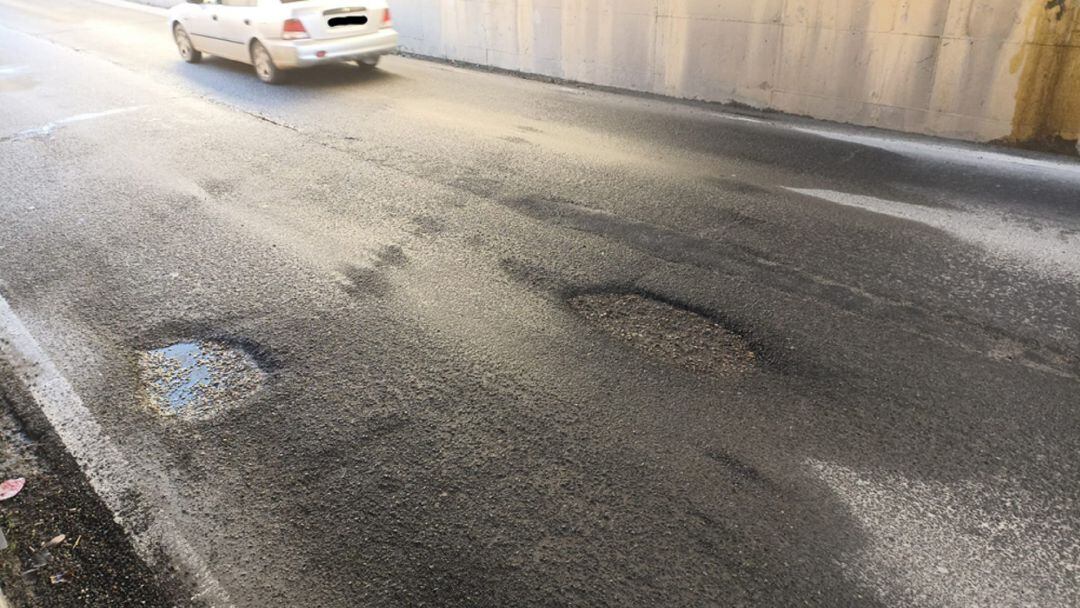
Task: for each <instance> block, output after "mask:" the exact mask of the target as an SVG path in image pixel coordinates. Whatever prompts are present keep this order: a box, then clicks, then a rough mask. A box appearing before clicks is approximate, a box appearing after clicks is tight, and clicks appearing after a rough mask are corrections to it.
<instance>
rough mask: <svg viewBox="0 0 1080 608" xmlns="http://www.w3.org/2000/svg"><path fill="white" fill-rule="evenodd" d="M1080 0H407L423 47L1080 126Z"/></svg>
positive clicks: (846, 104) (787, 101)
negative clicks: (1056, 0) (1057, 2)
mask: <svg viewBox="0 0 1080 608" xmlns="http://www.w3.org/2000/svg"><path fill="white" fill-rule="evenodd" d="M1078 4H1080V0H1063V3H1062V5H1061V6H1060V7H1059V6H1047V0H753V1H749V0H394V2H393V7H394V11H395V15H396V19H395V21H396V23H397V27H398V29H399V31H400V32H401V34H402V44H403V46H404V48H405V49H406V50H408V51H412V52H416V53H420V54H424V55H431V56H436V57H442V58H447V59H454V60H459V61H466V62H472V63H479V64H484V65H492V66H495V67H500V68H505V69H509V70H520V71H524V72H532V73H538V74H543V75H547V76H553V77H558V78H565V79H569V80H577V81H581V82H586V83H592V84H600V85H608V86H616V87H623V88H628V89H633V90H638V91H646V92H652V93H659V94H663V95H670V96H673V97H680V98H688V99H701V100H708V101H720V102H727V101H738V102H742V103H748V104H751V105H754V106H758V107H763V108H775V109H778V110H782V111H785V112H792V113H796V114H806V115H810V116H814V117H818V118H824V119H830V120H839V121H845V122H853V123H857V124H866V125H873V126H882V127H888V128H895V129H902V130H905V131H914V132H922V133H931V134H940V135H945V136H949V137H958V138H964V139H976V140H993V139H1000V138H1004V139H1012V140H1015V141H1024V140H1032V139H1060V138H1064V139H1075V138H1076V134H1077V131H1080V124H1078V123H1080V116H1078V110H1080V79H1078V78H1077V75H1078V74H1080V58H1078V57H1077V55H1080V51H1077V47H1080V33H1077V32H1078V29H1080V19H1078V18H1077V14H1078V13H1080V7H1078V6H1077V5H1078Z"/></svg>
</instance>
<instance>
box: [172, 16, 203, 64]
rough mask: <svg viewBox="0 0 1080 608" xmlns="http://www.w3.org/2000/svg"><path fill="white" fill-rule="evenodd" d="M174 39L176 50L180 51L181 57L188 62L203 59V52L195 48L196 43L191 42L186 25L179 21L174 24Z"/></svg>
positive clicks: (197, 61)
mask: <svg viewBox="0 0 1080 608" xmlns="http://www.w3.org/2000/svg"><path fill="white" fill-rule="evenodd" d="M173 40H175V41H176V50H178V51H180V58H181V59H183V60H184V61H186V62H188V63H199V62H200V61H202V53H201V52H199V51H197V50H196V49H195V45H193V44H191V37H190V36H188V33H187V30H185V29H184V26H182V25H180V24H179V23H177V24H176V25H175V26H173Z"/></svg>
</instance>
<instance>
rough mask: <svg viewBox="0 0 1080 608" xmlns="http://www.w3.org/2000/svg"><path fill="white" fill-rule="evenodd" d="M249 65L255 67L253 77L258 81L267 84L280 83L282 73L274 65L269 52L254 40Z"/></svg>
mask: <svg viewBox="0 0 1080 608" xmlns="http://www.w3.org/2000/svg"><path fill="white" fill-rule="evenodd" d="M251 65H252V66H254V67H255V75H256V76H258V77H259V80H261V81H263V82H265V83H267V84H277V83H279V82H281V77H282V72H281V70H279V69H278V67H277V66H276V65H274V58H273V57H271V56H270V51H268V50H266V47H265V46H263V45H262V43H261V42H259V41H258V40H256V41H255V42H252V43H251Z"/></svg>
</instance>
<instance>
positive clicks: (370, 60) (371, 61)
mask: <svg viewBox="0 0 1080 608" xmlns="http://www.w3.org/2000/svg"><path fill="white" fill-rule="evenodd" d="M380 57H381V55H376V56H374V57H364V58H363V59H357V60H356V65H358V66H360V67H362V68H365V69H372V68H374V67H375V66H377V65H379V58H380Z"/></svg>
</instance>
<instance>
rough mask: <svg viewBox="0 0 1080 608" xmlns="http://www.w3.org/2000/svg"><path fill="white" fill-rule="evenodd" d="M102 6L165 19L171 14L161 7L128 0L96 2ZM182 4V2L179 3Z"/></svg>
mask: <svg viewBox="0 0 1080 608" xmlns="http://www.w3.org/2000/svg"><path fill="white" fill-rule="evenodd" d="M94 2H98V3H100V4H108V5H109V6H115V7H117V8H126V9H130V10H133V11H139V12H143V13H149V14H151V15H157V16H159V17H164V16H166V15H168V14H169V9H167V8H161V7H159V6H149V5H146V4H141V3H138V2H127V1H126V0H94ZM177 4H180V2H177Z"/></svg>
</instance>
